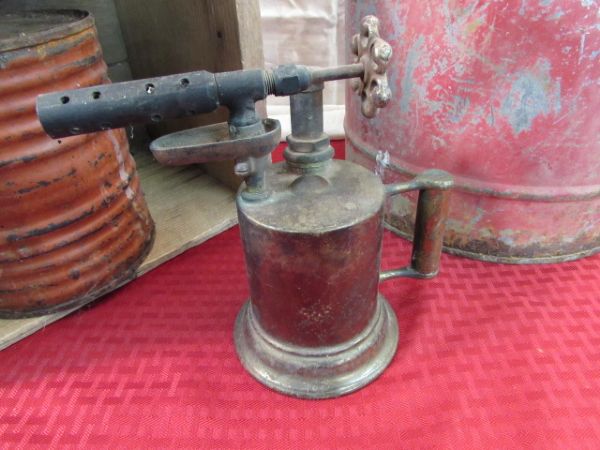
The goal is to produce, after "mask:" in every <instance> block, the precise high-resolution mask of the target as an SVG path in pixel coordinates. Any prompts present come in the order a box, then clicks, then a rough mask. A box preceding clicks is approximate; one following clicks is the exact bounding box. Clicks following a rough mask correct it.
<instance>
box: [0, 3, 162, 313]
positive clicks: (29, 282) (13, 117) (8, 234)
mask: <svg viewBox="0 0 600 450" xmlns="http://www.w3.org/2000/svg"><path fill="white" fill-rule="evenodd" d="M32 20H33V21H35V22H36V23H37V25H36V26H35V28H36V29H35V30H34V31H33V32H32V33H29V34H26V35H24V36H22V39H21V40H19V39H15V38H6V39H1V40H0V103H1V104H2V108H1V109H0V316H1V317H24V316H29V315H39V314H43V313H48V312H54V311H58V310H61V309H65V308H68V307H71V306H75V305H77V304H82V303H85V302H88V301H90V300H92V299H94V298H96V297H98V296H99V295H101V294H102V293H104V292H106V291H108V290H110V289H113V288H115V287H117V286H118V285H120V284H122V283H124V282H125V281H127V280H128V279H130V278H132V277H134V276H135V269H136V268H137V266H138V265H139V264H140V263H141V262H142V260H143V258H144V257H145V255H146V254H147V252H148V251H149V249H150V247H151V243H152V237H153V231H154V226H153V223H152V220H151V218H150V215H149V212H148V209H147V206H146V203H145V201H144V198H143V194H142V191H141V189H140V182H139V178H138V176H137V173H136V170H135V163H134V161H133V158H132V157H131V155H130V154H129V147H128V143H127V139H126V136H125V133H124V132H123V131H122V130H117V131H108V132H102V133H95V134H90V135H85V136H75V137H69V138H65V139H61V140H53V139H51V138H49V137H48V136H47V135H46V133H44V131H43V130H42V127H41V125H40V123H39V121H38V120H37V116H36V113H35V98H36V96H37V95H38V94H40V93H43V92H48V91H55V90H63V89H69V88H75V87H79V86H88V85H95V84H98V83H102V82H108V78H107V76H106V65H105V63H104V61H103V59H102V53H101V49H100V46H99V44H98V40H97V36H96V31H95V28H94V23H93V19H92V18H91V17H90V16H88V15H87V14H84V13H76V12H71V13H65V12H63V13H61V14H57V13H52V14H46V15H45V16H42V15H40V14H38V15H32V14H28V15H26V16H25V15H21V16H16V15H11V16H4V17H2V16H0V27H2V26H5V25H6V23H8V22H10V24H11V26H14V24H15V23H17V22H18V21H21V23H20V25H21V26H23V28H24V29H28V28H27V24H28V23H29V22H31V21H32ZM44 20H46V22H44ZM28 21H29V22H28ZM3 24H4V25H3Z"/></svg>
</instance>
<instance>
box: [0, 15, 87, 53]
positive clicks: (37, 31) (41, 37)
mask: <svg viewBox="0 0 600 450" xmlns="http://www.w3.org/2000/svg"><path fill="white" fill-rule="evenodd" d="M27 20H29V21H30V23H29V24H28V25H29V26H27V25H25V24H26V21H27ZM0 24H2V27H0V52H5V51H9V50H18V49H22V48H26V47H33V46H35V45H39V44H44V43H48V42H50V41H53V40H56V39H64V38H65V37H66V36H70V35H73V34H76V33H79V32H81V31H83V30H85V29H87V28H90V27H93V26H94V17H93V16H92V15H91V14H90V13H89V12H87V11H81V10H78V9H48V10H34V11H23V12H19V13H10V14H2V15H0Z"/></svg>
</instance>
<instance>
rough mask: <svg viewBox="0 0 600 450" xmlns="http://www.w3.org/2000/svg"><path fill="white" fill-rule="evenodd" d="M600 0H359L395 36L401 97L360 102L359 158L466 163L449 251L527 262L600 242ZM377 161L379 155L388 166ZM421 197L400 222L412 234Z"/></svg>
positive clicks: (352, 114)
mask: <svg viewBox="0 0 600 450" xmlns="http://www.w3.org/2000/svg"><path fill="white" fill-rule="evenodd" d="M599 8H600V7H599V4H598V2H594V1H591V0H581V1H575V0H539V1H524V0H523V1H519V2H517V1H509V2H507V1H499V0H485V1H479V2H472V1H467V0H438V1H420V0H419V1H417V0H412V1H407V0H378V1H375V0H360V1H357V0H348V2H347V11H346V12H347V15H346V17H347V25H346V26H347V35H348V36H350V35H351V34H352V30H355V29H356V27H357V26H358V24H359V22H360V19H361V18H362V17H363V16H364V15H366V14H375V15H377V16H378V17H379V18H380V21H381V24H380V27H381V29H382V33H383V34H385V36H388V37H389V41H390V43H391V44H392V46H393V50H394V58H393V61H395V63H393V67H391V68H390V69H389V70H390V72H389V77H390V84H391V88H392V90H393V96H394V99H395V101H394V102H392V103H391V104H390V106H389V107H388V108H387V109H385V110H382V111H381V113H380V115H379V116H378V117H377V118H376V119H373V120H370V121H368V123H367V120H365V119H364V118H363V117H362V115H361V114H360V103H359V100H358V99H355V98H354V95H352V93H351V92H349V93H348V95H347V99H346V102H347V103H346V104H347V113H346V133H347V148H348V155H349V158H350V159H351V160H353V161H356V162H360V163H361V164H364V165H366V166H368V167H372V168H377V169H378V170H379V171H381V172H382V173H384V176H385V177H386V178H387V179H386V182H390V181H399V180H405V179H407V178H409V177H412V176H414V174H416V173H419V172H421V171H423V170H425V169H427V168H433V167H436V168H440V169H444V170H446V171H448V172H450V173H452V174H453V176H454V179H455V191H454V194H453V196H452V201H451V206H450V217H449V220H448V223H447V226H446V238H445V248H446V250H448V251H450V252H452V253H457V254H460V255H465V256H469V257H474V258H479V259H484V260H490V261H499V262H516V263H535V262H553V261H564V260H570V259H575V258H579V257H582V256H586V255H589V254H592V253H595V252H597V251H598V250H600V116H599V115H598V111H599V109H600V89H599V87H600V9H599ZM376 166H377V167H376ZM414 200H415V199H414V198H413V197H410V196H405V197H401V196H398V197H396V199H395V200H393V202H392V205H391V209H390V213H389V214H388V216H387V221H388V224H390V226H391V227H392V228H393V229H396V230H397V231H398V232H400V233H401V234H404V235H407V236H409V235H410V233H411V225H410V224H412V218H411V217H412V216H413V215H414V210H415V201H414Z"/></svg>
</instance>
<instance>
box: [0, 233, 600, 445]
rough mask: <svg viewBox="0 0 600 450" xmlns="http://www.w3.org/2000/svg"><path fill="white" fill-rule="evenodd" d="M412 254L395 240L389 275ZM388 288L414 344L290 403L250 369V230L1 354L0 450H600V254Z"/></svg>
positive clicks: (486, 268) (452, 263) (451, 270)
mask: <svg viewBox="0 0 600 450" xmlns="http://www.w3.org/2000/svg"><path fill="white" fill-rule="evenodd" d="M408 254H409V244H408V243H407V242H405V241H404V240H402V239H400V238H397V237H395V236H393V235H392V234H391V233H389V232H386V235H385V239H384V261H383V266H384V268H390V267H395V266H399V265H403V264H404V263H406V262H407V260H408ZM442 267H443V271H442V273H441V274H440V275H439V276H438V278H436V279H433V280H426V281H422V280H394V281H388V282H386V283H384V284H382V286H381V290H382V292H383V293H384V295H385V296H386V297H387V298H388V300H389V301H390V303H391V305H392V306H393V308H394V310H395V311H396V314H397V316H398V320H399V324H400V330H401V340H400V345H399V348H398V352H397V354H396V356H395V358H394V360H393V362H392V364H391V366H390V367H389V368H388V370H387V371H386V372H385V373H384V374H383V375H382V376H381V377H380V378H379V379H378V380H376V381H375V382H374V383H373V384H371V385H369V386H367V387H366V388H364V389H363V390H361V391H359V392H356V393H354V394H351V395H348V396H345V397H342V398H339V399H334V400H321V401H307V400H298V399H293V398H289V397H285V396H282V395H280V394H277V393H275V392H272V391H270V390H269V389H267V388H265V387H263V386H261V385H260V384H258V383H257V382H255V381H254V380H253V379H252V378H251V377H250V376H249V375H248V374H246V372H245V371H244V370H243V368H242V366H241V364H240V363H239V362H238V360H237V357H236V355H235V350H234V346H233V337H232V330H233V324H234V320H235V317H236V314H237V311H238V309H239V308H240V306H241V305H242V303H243V301H244V300H245V299H246V296H247V294H248V288H247V283H246V279H245V272H244V265H243V255H242V250H241V244H240V239H239V235H238V229H237V228H234V229H232V230H229V231H227V232H225V233H224V234H222V235H220V236H218V237H216V238H213V239H212V240H210V241H208V242H206V243H204V244H203V245H201V246H199V247H197V248H195V249H192V250H190V251H188V252H186V253H185V254H183V255H181V256H179V257H178V258H176V259H174V260H172V261H170V262H169V263H167V264H165V265H163V266H161V267H159V268H158V269H156V270H154V271H152V272H150V273H149V274H147V275H145V276H143V277H142V278H140V279H138V280H136V281H134V282H132V283H130V284H129V285H127V286H125V287H124V288H122V289H120V290H118V291H116V292H114V293H112V294H110V295H108V296H107V297H106V298H105V299H103V300H101V301H99V302H97V303H96V304H94V305H93V306H92V307H90V308H87V309H84V310H82V311H80V312H77V313H75V314H73V315H72V316H69V317H67V318H66V319H63V320H61V321H59V322H57V323H55V324H53V325H51V326H49V327H47V328H46V329H44V330H43V331H40V332H38V333H37V334H35V335H33V336H31V337H29V338H27V339H25V340H24V341H22V342H20V343H18V344H16V345H14V346H13V347H10V348H9V349H7V350H5V351H3V352H0V367H1V369H0V398H1V400H0V444H1V445H0V447H2V448H25V447H32V446H37V447H40V448H48V447H49V446H50V447H55V448H63V447H65V446H77V447H80V448H88V447H92V446H102V447H111V448H112V447H138V448H150V447H153V448H164V447H205V448H254V447H259V448H313V449H314V448H331V447H339V448H350V447H353V448H399V447H403V448H423V447H440V448H520V447H525V446H527V447H534V448H561V449H564V448H594V447H595V448H598V447H599V446H600V331H599V330H600V257H591V258H588V259H585V260H582V261H579V262H573V263H565V264H562V265H548V266H504V265H493V264H486V263H482V262H475V261H470V260H467V259H461V258H457V257H453V256H449V255H444V256H443V262H442Z"/></svg>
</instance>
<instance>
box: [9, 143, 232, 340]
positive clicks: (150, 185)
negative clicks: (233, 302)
mask: <svg viewBox="0 0 600 450" xmlns="http://www.w3.org/2000/svg"><path fill="white" fill-rule="evenodd" d="M135 159H136V163H137V167H138V173H139V175H140V178H141V181H142V189H143V190H144V194H145V196H146V201H147V202H148V207H149V209H150V213H151V214H152V217H153V219H154V222H155V224H156V238H155V241H154V246H153V248H152V251H151V252H150V254H149V255H148V257H147V258H146V260H145V261H144V262H143V263H142V265H141V266H140V268H139V269H138V275H142V274H144V273H146V272H148V271H149V270H152V269H153V268H155V267H157V266H158V265H160V264H162V263H163V262H165V261H167V260H169V259H171V258H173V257H175V256H177V255H179V254H181V253H183V252H184V251H185V250H187V249H189V248H191V247H193V246H195V245H198V244H200V243H202V242H204V241H206V240H207V239H209V238H211V237H212V236H214V235H216V234H218V233H220V232H221V231H224V230H226V229H227V228H230V227H231V226H233V225H234V224H235V223H236V222H237V216H236V211H235V193H234V192H233V191H232V190H230V189H228V188H227V187H225V186H224V185H222V184H221V183H220V182H218V181H216V180H215V179H214V178H212V177H211V176H210V175H208V174H206V173H205V172H203V171H202V170H201V168H199V167H198V166H187V167H164V166H160V165H159V164H158V163H157V162H156V161H154V160H153V158H152V156H151V154H150V153H149V152H148V151H147V150H143V151H138V152H137V153H136V154H135ZM77 309H79V308H75V309H72V310H69V311H64V312H60V313H56V314H49V315H47V316H43V317H35V318H31V319H19V320H0V350H2V349H4V348H6V347H8V346H9V345H11V344H14V343H15V342H17V341H19V340H21V339H23V338H24V337H27V336H29V335H30V334H33V333H35V332H36V331H38V330H41V329H43V328H44V327H45V326H46V325H48V324H50V323H52V322H55V321H57V320H59V319H61V318H62V317H64V316H66V315H68V314H70V313H72V312H73V311H75V310H77Z"/></svg>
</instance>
